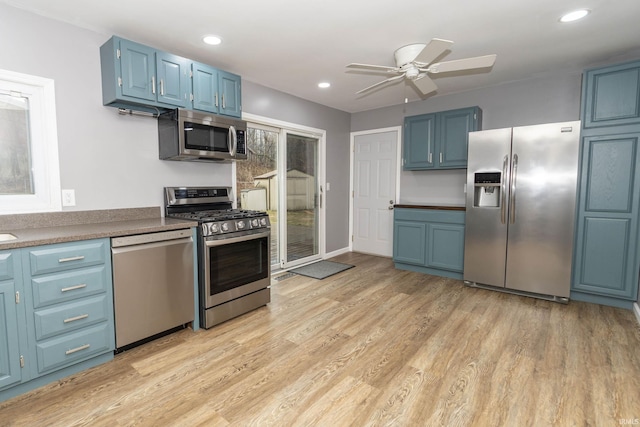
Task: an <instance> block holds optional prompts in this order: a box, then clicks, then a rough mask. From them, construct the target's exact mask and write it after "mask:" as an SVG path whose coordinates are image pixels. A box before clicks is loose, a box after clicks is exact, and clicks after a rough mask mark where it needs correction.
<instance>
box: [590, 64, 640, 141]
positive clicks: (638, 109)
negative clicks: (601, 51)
mask: <svg viewBox="0 0 640 427" xmlns="http://www.w3.org/2000/svg"><path fill="white" fill-rule="evenodd" d="M584 84H585V86H586V87H585V90H584V93H583V95H584V96H583V106H582V109H583V123H582V125H583V127H584V128H585V129H590V128H596V127H602V126H621V125H632V124H638V123H640V61H636V62H631V63H626V64H620V65H616V66H613V67H606V68H597V69H592V70H587V71H586V72H585V75H584Z"/></svg>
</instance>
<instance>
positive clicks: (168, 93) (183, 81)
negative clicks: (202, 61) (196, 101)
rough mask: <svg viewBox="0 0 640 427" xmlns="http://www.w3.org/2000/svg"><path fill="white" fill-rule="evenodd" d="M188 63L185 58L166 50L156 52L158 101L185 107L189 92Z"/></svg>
mask: <svg viewBox="0 0 640 427" xmlns="http://www.w3.org/2000/svg"><path fill="white" fill-rule="evenodd" d="M189 72H190V64H189V61H187V60H186V59H185V58H181V57H179V56H176V55H172V54H170V53H166V52H160V51H157V52H156V75H157V76H156V78H157V81H158V83H157V86H158V87H157V89H156V91H157V94H158V102H162V103H164V104H170V105H173V106H176V107H186V106H187V102H188V101H189V100H188V99H187V98H188V96H187V94H188V93H189V92H190V91H189V89H190V81H189Z"/></svg>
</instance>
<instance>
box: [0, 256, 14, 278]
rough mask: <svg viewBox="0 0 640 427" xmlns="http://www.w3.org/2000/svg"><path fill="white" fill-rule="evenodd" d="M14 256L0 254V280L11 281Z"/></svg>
mask: <svg viewBox="0 0 640 427" xmlns="http://www.w3.org/2000/svg"><path fill="white" fill-rule="evenodd" d="M14 256H15V255H14V254H13V253H12V252H0V280H9V279H13V275H14V274H15V273H14V271H13V262H14V261H13V257H14Z"/></svg>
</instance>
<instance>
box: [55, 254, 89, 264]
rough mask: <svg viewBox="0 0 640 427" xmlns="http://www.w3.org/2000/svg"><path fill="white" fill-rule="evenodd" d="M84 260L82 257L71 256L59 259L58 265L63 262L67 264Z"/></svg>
mask: <svg viewBox="0 0 640 427" xmlns="http://www.w3.org/2000/svg"><path fill="white" fill-rule="evenodd" d="M83 259H84V255H79V256H72V257H69V258H60V259H59V260H58V262H59V263H63V262H69V261H80V260H83Z"/></svg>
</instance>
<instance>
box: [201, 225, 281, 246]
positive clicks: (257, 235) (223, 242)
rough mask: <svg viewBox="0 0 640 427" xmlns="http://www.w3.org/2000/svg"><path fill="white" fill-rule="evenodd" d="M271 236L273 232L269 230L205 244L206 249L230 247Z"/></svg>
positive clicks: (205, 242) (207, 241)
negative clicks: (230, 245)
mask: <svg viewBox="0 0 640 427" xmlns="http://www.w3.org/2000/svg"><path fill="white" fill-rule="evenodd" d="M270 234H271V231H269V230H268V229H267V231H264V232H260V233H252V234H246V235H244V236H239V237H230V238H225V239H216V240H205V241H204V244H205V246H206V247H208V248H211V247H214V246H222V245H229V244H232V243H240V242H246V241H248V240H255V239H262V238H265V237H269V235H270Z"/></svg>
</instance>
